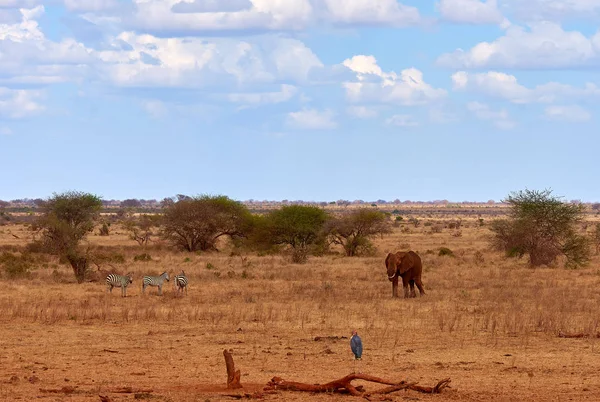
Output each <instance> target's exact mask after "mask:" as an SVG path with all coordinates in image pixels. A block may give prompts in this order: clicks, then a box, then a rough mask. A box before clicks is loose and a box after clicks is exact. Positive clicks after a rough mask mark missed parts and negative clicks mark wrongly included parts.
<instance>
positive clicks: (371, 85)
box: [343, 55, 447, 106]
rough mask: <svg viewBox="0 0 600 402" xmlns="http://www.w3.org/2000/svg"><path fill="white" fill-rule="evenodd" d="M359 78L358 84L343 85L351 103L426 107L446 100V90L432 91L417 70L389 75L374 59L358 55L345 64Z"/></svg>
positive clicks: (347, 83) (407, 70) (433, 89)
mask: <svg viewBox="0 0 600 402" xmlns="http://www.w3.org/2000/svg"><path fill="white" fill-rule="evenodd" d="M343 65H344V66H346V67H347V68H349V69H350V70H351V71H353V72H354V73H355V74H356V78H357V79H356V81H351V82H344V83H343V86H344V88H345V89H346V97H347V98H348V100H349V101H351V102H380V103H395V104H400V105H405V106H413V105H423V104H427V103H430V102H433V101H435V100H438V99H440V98H443V97H445V96H446V94H447V93H446V91H445V90H443V89H436V88H433V87H432V86H431V85H429V84H427V83H425V81H424V80H423V73H421V71H419V70H417V69H416V68H408V69H405V70H402V71H401V72H400V74H396V73H395V72H393V71H392V72H390V73H386V72H384V71H383V70H382V69H381V67H379V65H377V60H376V59H375V57H373V56H364V55H358V56H354V57H352V58H351V59H347V60H345V61H344V62H343Z"/></svg>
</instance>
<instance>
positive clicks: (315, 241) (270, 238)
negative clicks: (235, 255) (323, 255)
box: [250, 205, 328, 264]
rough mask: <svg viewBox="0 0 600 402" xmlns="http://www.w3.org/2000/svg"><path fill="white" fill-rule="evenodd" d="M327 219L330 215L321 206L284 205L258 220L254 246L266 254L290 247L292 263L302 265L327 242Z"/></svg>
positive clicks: (253, 236)
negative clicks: (324, 230) (325, 230)
mask: <svg viewBox="0 0 600 402" xmlns="http://www.w3.org/2000/svg"><path fill="white" fill-rule="evenodd" d="M327 218H328V215H327V213H326V212H325V211H324V210H322V209H321V208H319V207H313V206H305V205H289V206H284V207H282V208H280V209H277V210H274V211H271V212H269V213H268V214H267V215H265V216H256V217H254V219H253V223H252V226H253V230H252V235H251V236H250V237H251V239H250V243H251V244H252V245H253V246H254V247H255V248H256V249H258V250H259V251H261V252H264V253H268V252H273V251H274V250H276V249H278V248H281V247H285V246H287V247H289V249H290V250H289V251H290V252H291V259H292V262H293V263H297V264H302V263H305V262H306V261H307V260H308V255H309V253H310V252H311V251H314V250H318V246H319V245H322V243H323V242H325V236H324V235H323V228H324V225H325V222H326V221H327ZM323 251H324V250H323V249H321V252H323Z"/></svg>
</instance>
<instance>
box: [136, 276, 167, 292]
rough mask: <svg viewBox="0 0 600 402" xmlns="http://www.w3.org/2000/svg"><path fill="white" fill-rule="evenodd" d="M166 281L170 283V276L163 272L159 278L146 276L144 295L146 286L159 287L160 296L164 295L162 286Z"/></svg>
mask: <svg viewBox="0 0 600 402" xmlns="http://www.w3.org/2000/svg"><path fill="white" fill-rule="evenodd" d="M165 281H167V282H169V274H168V273H167V272H163V273H162V274H160V275H159V276H144V282H143V284H142V293H145V292H146V286H158V294H159V295H162V285H163V283H164V282H165Z"/></svg>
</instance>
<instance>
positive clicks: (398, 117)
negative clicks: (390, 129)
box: [385, 114, 419, 127]
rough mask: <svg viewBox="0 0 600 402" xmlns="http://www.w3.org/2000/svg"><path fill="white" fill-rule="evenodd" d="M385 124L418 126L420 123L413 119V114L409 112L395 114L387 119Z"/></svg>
mask: <svg viewBox="0 0 600 402" xmlns="http://www.w3.org/2000/svg"><path fill="white" fill-rule="evenodd" d="M385 124H387V125H388V126H397V127H416V126H418V125H419V123H417V122H416V121H414V120H413V118H412V116H410V115H407V114H395V115H393V116H392V117H390V118H388V119H386V121H385Z"/></svg>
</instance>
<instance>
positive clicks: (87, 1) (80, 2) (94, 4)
mask: <svg viewBox="0 0 600 402" xmlns="http://www.w3.org/2000/svg"><path fill="white" fill-rule="evenodd" d="M63 1H64V4H65V7H66V8H67V10H70V11H81V12H85V11H103V10H109V9H111V8H116V7H117V6H118V5H119V3H118V1H117V0H63Z"/></svg>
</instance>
